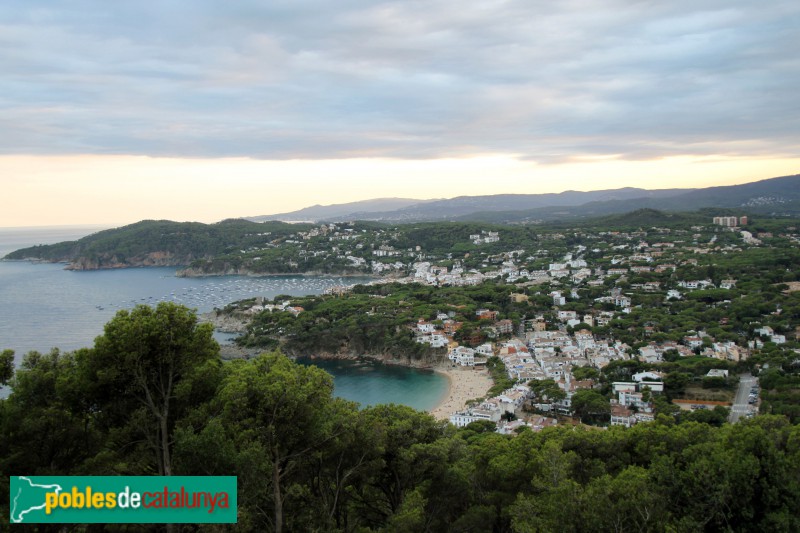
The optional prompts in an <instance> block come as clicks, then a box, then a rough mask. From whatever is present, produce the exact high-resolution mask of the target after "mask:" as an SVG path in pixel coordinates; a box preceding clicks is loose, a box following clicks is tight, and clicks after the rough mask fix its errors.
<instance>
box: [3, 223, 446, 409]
mask: <svg viewBox="0 0 800 533" xmlns="http://www.w3.org/2000/svg"><path fill="white" fill-rule="evenodd" d="M99 229H101V228H98V227H60V228H0V257H2V256H4V255H5V254H7V253H10V252H12V251H14V250H17V249H19V248H24V247H27V246H32V245H34V244H50V243H54V242H60V241H64V240H75V239H78V238H80V237H82V236H85V235H88V234H90V233H92V232H95V231H98V230H99ZM365 281H367V278H339V277H310V276H309V277H303V276H270V277H258V278H256V277H245V276H221V277H210V278H177V277H175V269H174V268H132V269H116V270H97V271H88V272H73V271H68V270H64V265H61V264H50V263H29V262H17V261H13V262H10V261H0V350H3V349H12V350H14V351H15V352H16V354H17V361H18V362H19V360H20V359H21V357H22V355H23V354H25V353H27V352H29V351H31V350H37V351H40V352H46V351H49V350H50V349H51V348H53V347H58V348H60V349H61V350H74V349H77V348H82V347H86V346H91V345H92V344H93V341H94V338H95V337H96V336H98V335H100V334H101V333H102V332H103V326H104V325H105V323H106V322H108V321H109V320H111V318H113V316H114V315H115V314H116V312H117V311H119V310H120V309H130V308H132V307H134V306H135V305H137V304H147V305H156V304H157V303H158V302H163V301H170V302H176V303H180V304H183V305H186V306H188V307H190V308H194V309H196V310H197V311H198V312H200V313H202V312H206V311H211V310H213V309H214V308H215V307H223V306H224V305H225V304H227V303H230V302H232V301H236V300H241V299H244V298H251V297H254V296H265V297H267V298H274V297H275V296H278V295H283V294H285V295H290V296H302V295H307V294H320V293H322V292H323V291H324V290H325V289H326V288H328V287H331V286H333V285H353V284H356V283H363V282H365ZM216 338H217V341H218V342H221V343H222V342H227V341H229V340H230V336H228V335H224V334H217V335H216ZM329 363H330V364H329ZM315 364H318V365H319V366H322V367H323V368H324V369H325V370H327V371H328V372H330V373H331V374H333V375H334V380H335V387H336V390H335V394H336V395H337V396H341V397H344V398H347V399H350V400H353V401H356V402H358V403H360V404H363V405H373V404H375V403H392V402H394V403H402V404H405V405H410V406H412V407H415V408H418V409H429V408H431V407H433V406H434V405H436V403H437V402H438V400H439V398H441V396H442V395H443V394H444V393H445V392H446V390H447V380H446V378H444V377H442V376H438V375H436V374H434V373H432V372H427V373H426V371H420V370H415V369H410V368H405V367H393V366H386V365H379V364H377V363H371V364H368V365H364V364H362V363H360V362H353V361H330V362H329V361H323V362H315ZM0 396H3V393H2V391H0Z"/></svg>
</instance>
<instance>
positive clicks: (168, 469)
mask: <svg viewBox="0 0 800 533" xmlns="http://www.w3.org/2000/svg"><path fill="white" fill-rule="evenodd" d="M159 423H160V425H161V457H162V459H163V462H164V475H165V476H171V475H172V461H171V459H170V454H169V424H168V423H167V413H166V412H165V413H164V414H163V415H162V416H161V420H159Z"/></svg>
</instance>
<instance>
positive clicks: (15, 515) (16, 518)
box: [11, 476, 64, 524]
mask: <svg viewBox="0 0 800 533" xmlns="http://www.w3.org/2000/svg"><path fill="white" fill-rule="evenodd" d="M17 479H18V480H19V490H18V491H17V495H16V496H14V501H13V504H12V505H11V522H13V523H14V524H19V523H21V522H23V521H24V519H25V518H24V517H25V515H26V514H28V513H30V512H31V511H38V510H41V509H44V508H45V506H46V503H45V500H44V494H45V493H44V492H42V503H41V505H36V506H33V507H28V508H27V509H25V510H22V511H17V505H19V499H20V496H22V495H23V492H27V491H25V490H24V489H23V487H24V486H25V485H24V484H23V483H22V482H23V481H27V482H28V484H29V485H30V488H31V489H34V488H40V489H49V492H52V491H55V493H56V494H58V493H60V492H61V491H62V490H64V489H63V488H61V485H39V484H37V483H34V482H33V481H31V480H30V479H29V478H27V477H25V476H17Z"/></svg>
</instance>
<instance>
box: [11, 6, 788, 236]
mask: <svg viewBox="0 0 800 533" xmlns="http://www.w3.org/2000/svg"><path fill="white" fill-rule="evenodd" d="M798 87H800V2H797V1H796V0H768V1H766V2H753V1H752V0H744V1H742V0H670V1H669V2H665V1H659V0H559V1H557V2H555V1H552V0H546V1H543V0H508V1H499V0H482V1H475V2H471V1H464V0H459V1H455V0H453V1H451V0H424V1H416V0H404V1H397V2H383V1H367V0H337V1H335V2H333V1H325V2H322V1H305V0H292V1H288V0H271V1H256V0H238V1H237V2H219V1H212V0H191V1H188V0H184V1H179V0H160V1H158V2H155V1H152V2H142V1H141V0H137V1H128V0H115V1H113V2H97V1H81V0H61V1H59V0H52V1H48V2H31V1H30V0H3V2H1V3H0V190H2V194H1V195H0V227H14V226H38V225H62V224H65V225H66V224H111V225H117V224H125V223H130V222H135V221H138V220H141V219H150V218H155V219H171V220H197V221H202V222H214V221H218V220H221V219H224V218H229V217H240V216H255V215H264V214H272V213H280V212H287V211H292V210H296V209H300V208H302V207H306V206H309V205H314V204H323V205H327V204H333V203H341V202H348V201H355V200H364V199H368V198H380V197H404V198H420V199H425V198H450V197H454V196H460V195H479V194H499V193H526V194H531V193H545V192H560V191H564V190H597V189H611V188H618V187H641V188H647V189H663V188H672V187H680V188H684V187H705V186H714V185H732V184H738V183H745V182H750V181H756V180H759V179H766V178H770V177H776V176H783V175H789V174H796V173H798V172H800V97H798V94H800V93H798Z"/></svg>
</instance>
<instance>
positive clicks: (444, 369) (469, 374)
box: [428, 361, 494, 420]
mask: <svg viewBox="0 0 800 533" xmlns="http://www.w3.org/2000/svg"><path fill="white" fill-rule="evenodd" d="M433 371H434V372H437V373H439V374H442V375H444V376H445V377H446V378H447V380H448V383H449V388H448V391H447V394H446V395H445V397H444V398H442V400H441V401H440V402H439V404H438V405H436V407H434V408H433V409H431V410H429V411H428V413H430V414H431V415H432V416H433V417H434V418H436V419H437V420H449V419H450V415H451V414H453V413H454V412H455V411H458V410H460V409H463V408H464V406H465V404H466V403H467V402H468V401H469V400H474V399H476V398H485V397H486V393H487V392H488V391H489V389H490V388H491V387H492V385H494V382H493V381H492V377H491V375H490V374H489V371H488V370H486V369H485V368H483V369H476V368H473V367H461V366H453V365H452V364H451V363H449V361H448V364H446V365H438V366H436V367H434V368H433Z"/></svg>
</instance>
